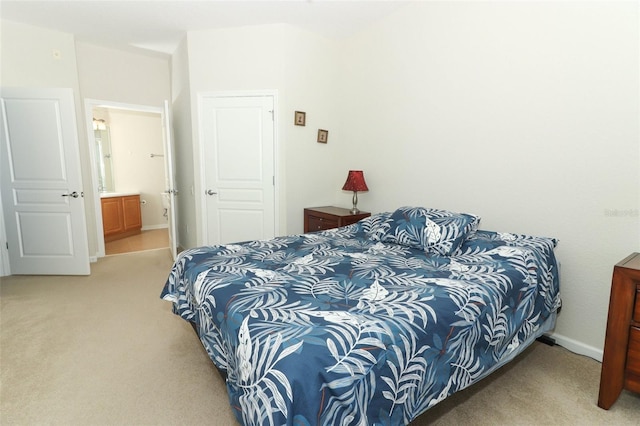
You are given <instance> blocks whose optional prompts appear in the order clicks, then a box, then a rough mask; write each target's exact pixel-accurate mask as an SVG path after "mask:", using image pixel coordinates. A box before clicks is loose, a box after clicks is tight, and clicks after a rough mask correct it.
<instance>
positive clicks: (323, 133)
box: [318, 129, 329, 143]
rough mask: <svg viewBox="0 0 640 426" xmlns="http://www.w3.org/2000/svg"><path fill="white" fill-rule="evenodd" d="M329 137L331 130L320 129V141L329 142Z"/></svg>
mask: <svg viewBox="0 0 640 426" xmlns="http://www.w3.org/2000/svg"><path fill="white" fill-rule="evenodd" d="M328 139H329V131H328V130H322V129H318V143H327V140H328Z"/></svg>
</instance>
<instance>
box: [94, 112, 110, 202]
mask: <svg viewBox="0 0 640 426" xmlns="http://www.w3.org/2000/svg"><path fill="white" fill-rule="evenodd" d="M93 133H94V137H95V141H96V149H95V153H96V158H95V161H96V170H97V171H98V190H99V191H100V192H115V187H114V183H113V158H112V152H111V139H110V137H109V126H107V124H106V122H105V120H103V119H97V118H94V119H93Z"/></svg>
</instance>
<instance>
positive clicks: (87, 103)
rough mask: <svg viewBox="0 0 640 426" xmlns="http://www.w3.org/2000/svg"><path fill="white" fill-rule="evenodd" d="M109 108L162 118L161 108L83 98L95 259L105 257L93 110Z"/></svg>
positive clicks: (162, 109) (162, 111)
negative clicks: (94, 227) (93, 214)
mask: <svg viewBox="0 0 640 426" xmlns="http://www.w3.org/2000/svg"><path fill="white" fill-rule="evenodd" d="M100 107H102V108H111V109H120V110H125V111H139V112H150V113H154V114H159V115H160V116H161V117H164V108H162V107H154V106H148V105H136V104H125V103H122V102H112V101H103V100H99V99H89V98H85V100H84V115H85V129H86V131H87V143H88V145H89V156H90V158H91V161H90V164H91V187H92V188H93V200H91V201H93V209H94V212H95V218H96V229H95V233H96V234H95V235H96V241H97V243H98V250H97V253H95V257H98V258H99V257H104V256H105V248H104V235H103V232H102V228H103V225H102V204H101V203H100V192H99V190H98V171H97V170H96V162H95V161H94V159H95V158H96V152H95V145H96V139H95V135H94V133H93V108H100Z"/></svg>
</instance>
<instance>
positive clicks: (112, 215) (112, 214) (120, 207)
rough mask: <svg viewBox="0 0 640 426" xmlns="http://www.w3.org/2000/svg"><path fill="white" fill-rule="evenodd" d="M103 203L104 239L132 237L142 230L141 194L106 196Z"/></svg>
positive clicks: (106, 240) (102, 200)
mask: <svg viewBox="0 0 640 426" xmlns="http://www.w3.org/2000/svg"><path fill="white" fill-rule="evenodd" d="M101 203H102V230H103V233H104V241H105V242H109V241H114V240H118V239H120V238H125V237H130V236H131V235H136V234H139V233H140V232H141V231H142V214H141V211H140V195H126V196H122V197H105V198H102V199H101Z"/></svg>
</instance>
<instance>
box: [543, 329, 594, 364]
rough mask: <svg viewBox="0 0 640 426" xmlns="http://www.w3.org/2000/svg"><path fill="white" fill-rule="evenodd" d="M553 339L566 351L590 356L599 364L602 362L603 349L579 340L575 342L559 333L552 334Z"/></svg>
mask: <svg viewBox="0 0 640 426" xmlns="http://www.w3.org/2000/svg"><path fill="white" fill-rule="evenodd" d="M551 337H552V338H553V339H555V341H556V343H557V344H558V345H560V346H562V347H563V348H565V349H568V350H570V351H571V352H574V353H577V354H579V355H584V356H588V357H589V358H593V359H595V360H596V361H598V362H602V354H603V350H602V349H598V348H594V347H593V346H589V345H585V344H584V343H582V342H578V341H577V340H573V339H571V338H569V337H566V336H563V335H561V334H557V333H553V334H551Z"/></svg>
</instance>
